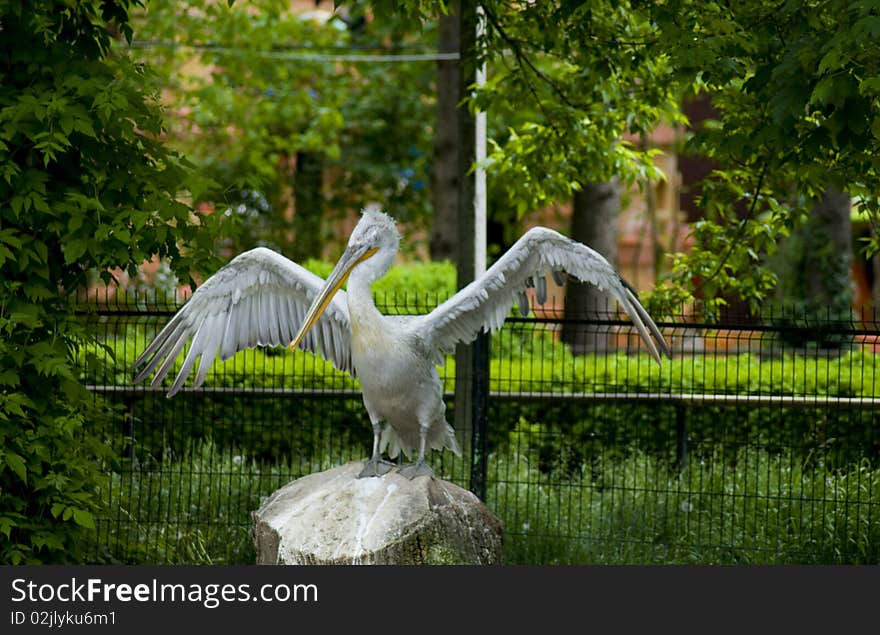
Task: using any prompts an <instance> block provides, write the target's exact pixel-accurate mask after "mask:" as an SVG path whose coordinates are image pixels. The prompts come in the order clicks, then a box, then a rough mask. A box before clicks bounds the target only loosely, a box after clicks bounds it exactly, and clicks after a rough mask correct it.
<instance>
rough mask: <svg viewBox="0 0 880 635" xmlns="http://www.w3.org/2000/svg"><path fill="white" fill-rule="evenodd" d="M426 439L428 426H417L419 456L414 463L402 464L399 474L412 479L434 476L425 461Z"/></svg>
mask: <svg viewBox="0 0 880 635" xmlns="http://www.w3.org/2000/svg"><path fill="white" fill-rule="evenodd" d="M427 439H428V426H426V425H421V426H419V458H418V459H416V462H415V463H410V464H409V465H404V466H403V467H401V468H400V469H399V470H397V471H398V473H399V474H400V475H401V476H405V477H406V478H408V479H410V480H412V479H414V478H415V477H417V476H434V470H432V469H431V466H430V465H428V464H427V463H425V442H426V441H427Z"/></svg>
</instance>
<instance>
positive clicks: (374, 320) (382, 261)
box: [346, 250, 395, 330]
mask: <svg viewBox="0 0 880 635" xmlns="http://www.w3.org/2000/svg"><path fill="white" fill-rule="evenodd" d="M394 256H395V254H394V253H389V252H388V251H387V250H380V251H379V253H377V254H376V255H375V256H373V257H372V258H369V259H367V260H365V261H363V262H362V263H360V264H359V265H357V266H356V267H354V268H353V269H352V270H351V274H349V276H348V287H347V289H346V293H347V294H348V313H349V318H350V319H351V323H352V328H353V329H355V330H357V329H358V328H360V327H366V326H368V325H370V324H376V325H378V323H379V322H380V321H381V319H382V317H383V316H382V314H381V313H380V312H379V309H377V308H376V304H375V303H374V302H373V292H372V290H371V287H372V285H373V283H374V282H376V280H378V279H379V278H381V277H382V276H384V275H385V274H386V273H387V271H388V269H389V268H390V267H391V263H392V262H393V260H394Z"/></svg>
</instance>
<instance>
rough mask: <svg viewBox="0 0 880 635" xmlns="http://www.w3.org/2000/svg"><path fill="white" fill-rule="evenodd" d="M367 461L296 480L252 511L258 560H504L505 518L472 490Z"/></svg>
mask: <svg viewBox="0 0 880 635" xmlns="http://www.w3.org/2000/svg"><path fill="white" fill-rule="evenodd" d="M363 466H364V464H363V463H362V462H354V463H348V464H346V465H343V466H341V467H337V468H334V469H331V470H327V471H325V472H318V473H316V474H310V475H309V476H305V477H303V478H300V479H297V480H295V481H292V482H290V483H288V484H287V485H285V486H284V487H282V488H281V489H279V490H278V491H276V492H275V493H273V494H272V495H271V496H269V497H268V498H267V499H266V500H265V501H264V502H263V504H262V505H260V508H259V509H258V510H257V511H255V512H253V519H254V545H255V546H256V550H257V564H404V565H406V564H500V563H501V543H502V534H503V530H502V526H501V521H500V520H498V518H497V517H495V515H493V514H492V512H490V511H489V509H488V508H487V507H486V506H485V505H484V504H483V503H482V502H481V501H480V500H479V499H478V498H477V497H476V496H475V495H474V494H473V493H471V492H469V491H467V490H465V489H462V488H461V487H458V486H457V485H455V484H453V483H450V482H448V481H443V480H440V479H438V478H435V477H426V476H419V477H416V478H415V479H413V480H409V479H407V478H404V477H403V476H400V475H399V474H398V473H397V472H396V471H392V472H389V473H388V474H386V475H384V476H382V477H378V478H361V479H359V478H357V475H358V473H359V472H360V471H361V470H362V469H363Z"/></svg>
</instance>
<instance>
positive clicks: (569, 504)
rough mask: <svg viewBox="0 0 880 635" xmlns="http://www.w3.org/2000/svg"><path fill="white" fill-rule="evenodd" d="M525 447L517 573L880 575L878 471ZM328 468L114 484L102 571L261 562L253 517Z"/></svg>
mask: <svg viewBox="0 0 880 635" xmlns="http://www.w3.org/2000/svg"><path fill="white" fill-rule="evenodd" d="M527 441H528V440H527V439H526V440H525V442H523V443H521V444H519V445H518V446H510V447H511V448H518V449H508V450H505V451H504V452H503V453H498V454H495V455H493V456H492V457H491V461H490V465H489V487H488V493H487V504H488V506H489V507H490V508H491V509H492V510H493V511H494V512H495V513H496V514H497V515H498V516H499V517H500V518H501V519H502V521H503V522H504V526H505V561H506V562H507V563H511V564H588V563H601V564H657V563H667V564H750V563H762V564H781V563H811V564H839V563H846V564H857V563H872V564H878V563H880V469H878V468H877V467H876V466H872V465H870V464H869V463H868V462H867V461H865V462H861V463H858V464H855V465H852V466H850V467H848V468H846V469H830V468H827V467H824V466H823V465H822V464H821V462H816V461H811V462H810V465H809V467H807V466H806V464H805V463H803V462H802V461H799V460H798V459H796V458H795V457H794V456H791V455H788V454H785V453H781V454H780V453H770V452H768V451H766V450H761V449H754V448H750V449H743V450H741V451H740V452H739V453H738V454H736V456H735V457H734V458H733V459H731V457H730V455H729V453H726V454H724V456H723V457H722V456H721V455H720V454H718V455H715V454H712V453H710V454H708V455H707V454H705V453H704V454H702V455H698V454H695V455H693V456H692V458H691V461H690V463H689V465H688V466H687V467H686V468H685V469H684V470H683V471H682V472H678V471H677V470H674V469H672V467H671V466H670V464H669V462H668V461H665V460H661V459H658V458H657V457H652V456H649V455H647V454H645V453H644V452H641V451H638V450H633V451H630V452H628V453H626V454H624V455H619V454H618V455H613V456H612V455H611V454H608V455H603V456H599V457H597V458H596V459H594V460H593V461H592V462H591V463H590V464H589V465H585V466H583V467H582V469H581V471H580V473H576V474H573V475H569V476H567V477H565V478H561V477H559V476H558V475H554V474H552V473H551V474H546V473H544V472H542V471H541V470H540V469H539V468H538V467H537V461H536V460H535V458H534V456H533V454H534V453H533V452H532V451H531V450H530V449H529V445H528V443H527ZM316 469H318V468H316V466H296V465H293V464H283V463H282V464H271V465H267V464H264V465H258V464H257V463H255V462H253V461H250V460H249V459H248V458H247V457H244V456H242V455H241V454H239V453H237V452H236V451H235V450H224V449H220V448H218V447H217V446H215V445H214V444H213V443H211V442H198V443H195V444H193V445H192V446H191V447H190V448H189V449H188V451H187V452H186V453H184V455H182V456H179V457H177V458H174V459H171V460H168V459H166V460H165V461H164V462H163V463H162V464H161V465H159V464H153V465H144V466H142V467H141V468H139V469H135V470H132V471H128V472H115V473H113V474H112V475H111V478H110V481H109V485H108V487H107V489H106V490H105V491H104V492H103V494H104V498H105V500H106V501H107V504H108V512H107V515H106V516H105V517H103V518H100V519H99V522H98V532H97V533H96V535H95V536H94V544H93V545H92V549H91V552H92V553H94V554H95V560H96V561H99V562H125V563H131V564H138V563H144V564H146V563H193V564H208V563H213V564H247V563H253V562H254V552H253V547H252V544H251V537H250V533H249V532H250V526H251V518H250V512H251V511H253V510H255V509H257V508H258V506H259V504H260V500H261V497H263V496H266V495H268V494H270V493H271V492H273V491H274V490H275V489H277V488H279V487H280V486H282V485H283V484H285V483H286V482H288V481H289V480H292V479H293V478H296V477H298V476H301V475H303V474H304V473H306V472H308V471H316Z"/></svg>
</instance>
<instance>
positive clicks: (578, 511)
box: [81, 297, 880, 564]
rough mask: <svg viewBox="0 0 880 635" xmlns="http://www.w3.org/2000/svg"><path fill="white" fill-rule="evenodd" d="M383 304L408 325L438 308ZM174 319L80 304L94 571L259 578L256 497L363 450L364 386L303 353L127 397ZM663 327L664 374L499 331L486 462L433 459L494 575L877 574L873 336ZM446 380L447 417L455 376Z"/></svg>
mask: <svg viewBox="0 0 880 635" xmlns="http://www.w3.org/2000/svg"><path fill="white" fill-rule="evenodd" d="M390 300H391V301H389V302H386V310H393V311H396V312H399V313H406V312H421V311H423V310H425V309H426V307H427V306H430V305H432V304H433V303H434V302H432V301H430V300H426V301H423V302H419V303H416V302H415V301H414V299H412V298H407V300H408V302H407V303H406V305H405V306H402V305H401V303H400V302H399V300H400V298H392V299H390ZM176 308H177V307H176V305H174V304H170V305H169V304H164V303H160V302H155V301H144V300H143V299H137V298H131V297H127V298H124V299H120V298H115V299H113V300H112V301H108V300H107V299H106V298H102V300H101V301H100V302H98V301H92V302H89V303H88V305H87V306H84V313H83V314H84V316H86V318H87V319H88V320H89V321H90V323H91V324H93V325H94V328H95V329H96V330H97V333H98V336H99V341H100V345H98V346H94V347H87V348H85V349H83V350H82V351H81V355H82V368H83V373H84V380H85V382H86V383H87V384H88V385H89V386H90V389H91V390H92V391H93V393H94V395H95V399H96V401H97V402H98V404H99V405H100V406H101V407H102V408H103V409H104V411H105V412H106V413H107V415H108V416H107V417H105V418H104V419H102V420H101V421H97V422H96V423H95V425H94V433H95V434H99V435H102V438H104V439H105V440H106V442H107V444H108V445H109V446H110V447H111V448H112V449H113V456H114V457H115V458H114V460H113V461H110V462H108V464H107V474H108V478H107V483H106V490H105V491H104V498H105V500H106V502H107V509H108V512H107V514H106V515H105V516H103V517H101V518H100V519H99V521H98V532H97V536H96V540H95V544H94V548H93V550H92V553H93V555H94V560H95V561H96V562H131V563H193V562H195V563H203V562H214V563H248V562H253V561H254V554H253V548H252V544H251V538H250V527H251V516H250V513H251V512H252V511H253V510H255V509H256V508H257V507H258V506H259V503H260V500H261V497H264V496H267V495H268V494H270V493H271V492H273V491H274V490H275V489H277V488H278V487H280V486H282V485H284V484H285V483H287V482H288V481H290V480H292V479H294V478H297V477H299V476H303V475H305V474H308V473H311V472H315V471H319V470H324V469H327V468H330V467H333V466H335V465H339V464H342V463H345V462H347V461H352V460H361V459H364V458H366V456H367V455H368V454H369V450H370V447H371V439H372V437H371V431H370V425H369V421H368V419H367V416H366V412H365V410H364V408H363V405H362V403H361V398H360V393H359V391H358V389H357V384H356V382H354V381H353V380H351V379H350V378H349V377H348V376H347V375H344V374H342V373H338V372H337V371H335V370H334V369H333V368H332V367H331V366H330V364H329V363H324V362H323V361H322V360H321V359H319V358H317V357H315V356H312V355H310V354H308V353H302V352H296V353H290V352H288V351H287V350H286V349H285V350H281V349H279V350H273V349H260V350H250V351H245V352H242V353H239V354H238V355H236V356H235V357H234V358H233V359H232V360H230V361H228V362H226V363H222V364H221V363H216V364H215V367H214V370H213V372H212V373H211V374H210V375H209V377H208V380H207V382H206V385H205V386H204V387H202V388H200V389H196V390H194V389H190V388H185V389H184V390H183V391H182V392H181V393H180V394H178V395H177V396H175V397H174V398H171V399H167V398H166V397H165V392H164V389H163V387H161V386H160V387H156V388H152V387H150V386H149V385H138V386H134V385H132V384H131V376H132V375H131V373H130V370H129V368H130V366H131V362H132V361H133V360H134V359H135V357H136V356H137V355H138V354H139V353H140V352H141V351H142V350H143V349H144V347H145V346H146V345H147V343H148V342H149V341H150V340H151V338H152V337H153V336H154V335H155V333H156V332H157V331H158V329H159V328H161V326H162V325H163V324H164V323H165V321H167V319H169V318H170V316H171V315H173V313H174V311H175V310H176ZM795 318H796V319H795ZM661 327H662V330H663V332H664V334H665V335H666V336H667V338H668V340H669V341H670V343H671V345H672V349H673V352H674V355H673V359H672V360H666V361H665V363H664V365H663V366H662V367H658V366H657V365H656V364H655V363H654V361H653V360H652V359H651V358H650V357H649V356H648V355H647V354H646V353H645V352H644V351H643V349H641V348H640V346H639V343H638V338H637V336H636V335H635V334H634V333H633V331H632V330H631V328H630V326H629V323H628V322H626V321H624V320H620V319H618V316H616V315H604V316H596V315H590V316H564V315H563V314H562V313H561V312H557V311H553V310H548V311H545V312H543V313H539V314H538V317H533V318H521V317H517V316H512V317H510V318H509V319H508V321H507V322H506V324H505V327H504V328H503V329H502V331H500V332H499V333H497V334H495V335H493V336H492V339H491V355H490V374H489V377H490V381H489V401H488V404H489V406H488V418H487V427H486V430H485V432H484V434H483V436H482V437H480V438H478V439H463V441H464V442H465V444H466V446H468V447H469V448H474V447H482V448H484V449H485V452H465V456H464V458H463V459H456V457H454V456H452V455H451V453H448V452H445V453H442V454H440V453H436V452H435V453H433V456H431V457H430V459H431V462H432V465H433V466H434V468H435V471H436V472H437V474H438V475H439V476H441V477H443V478H447V479H449V480H452V481H454V482H457V483H459V484H460V485H462V486H464V487H472V486H479V487H478V489H479V493H480V494H481V495H482V496H483V498H484V500H485V502H486V503H487V505H488V506H489V507H490V508H491V509H492V510H493V511H494V512H495V513H496V514H497V515H498V516H499V517H500V518H501V520H502V521H503V522H504V527H505V558H506V561H507V562H510V563H529V564H553V563H611V564H622V563H697V564H707V563H874V564H877V563H880V356H878V355H877V354H876V353H875V347H876V346H877V344H878V342H880V324H878V323H877V322H876V321H875V320H874V319H873V318H872V319H867V318H864V317H863V318H862V319H860V320H858V321H856V320H845V321H839V320H838V321H835V320H831V319H821V320H820V319H816V318H813V319H812V320H805V319H804V318H803V317H802V316H796V315H793V314H791V313H780V314H779V315H776V316H772V315H768V316H767V317H765V318H763V319H761V320H750V321H741V322H730V323H725V324H712V325H710V324H701V323H698V322H697V321H695V320H693V319H690V318H687V317H686V316H682V317H680V318H679V319H677V320H676V321H674V322H667V323H662V324H661ZM563 336H564V337H565V338H566V339H567V340H568V341H571V338H575V339H576V340H577V346H578V348H579V349H582V352H583V353H584V354H580V355H577V356H576V355H573V354H572V352H571V348H570V347H569V346H567V345H566V344H564V343H562V342H561V341H560V340H561V339H562V338H563ZM441 375H442V376H443V377H444V380H445V382H446V387H447V394H446V400H447V406H448V408H449V412H448V419H449V420H450V421H453V417H454V409H455V397H454V394H453V386H454V375H455V368H454V361H453V360H452V359H450V360H448V361H447V364H446V365H445V366H444V367H443V368H441ZM475 457H476V459H477V460H483V461H485V464H484V465H481V466H478V467H479V468H480V469H478V470H474V469H472V468H473V467H474V466H473V465H472V461H473V460H474V458H475ZM474 473H483V474H485V475H486V480H485V483H473V482H472V474H474Z"/></svg>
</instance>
